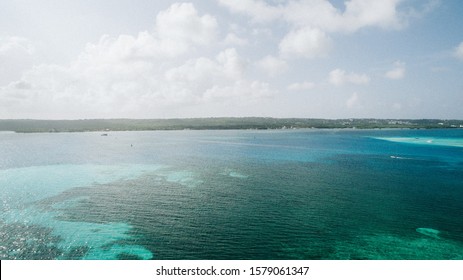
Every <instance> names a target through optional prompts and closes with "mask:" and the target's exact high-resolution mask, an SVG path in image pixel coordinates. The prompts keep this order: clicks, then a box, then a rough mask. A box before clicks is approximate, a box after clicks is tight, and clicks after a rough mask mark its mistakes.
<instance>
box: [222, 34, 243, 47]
mask: <svg viewBox="0 0 463 280" xmlns="http://www.w3.org/2000/svg"><path fill="white" fill-rule="evenodd" d="M224 43H225V44H226V45H236V46H244V45H247V44H248V41H247V40H246V39H244V38H241V37H238V35H236V34H235V33H228V34H227V36H226V37H225V40H224Z"/></svg>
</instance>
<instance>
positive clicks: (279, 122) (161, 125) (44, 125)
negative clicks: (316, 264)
mask: <svg viewBox="0 0 463 280" xmlns="http://www.w3.org/2000/svg"><path fill="white" fill-rule="evenodd" d="M299 128H357V129H377V128H411V129H418V128H419V129H423V128H425V129H430V128H463V121H461V120H437V119H432V120H431V119H422V120H407V119H337V120H331V119H302V118H300V119H298V118H287V119H277V118H257V117H256V118H193V119H95V120H0V131H15V132H23V133H27V132H81V131H136V130H183V129H194V130H204V129H299Z"/></svg>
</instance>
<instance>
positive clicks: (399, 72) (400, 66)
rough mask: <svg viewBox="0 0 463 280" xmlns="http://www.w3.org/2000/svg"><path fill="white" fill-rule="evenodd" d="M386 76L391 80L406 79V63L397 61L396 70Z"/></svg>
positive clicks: (390, 71) (388, 72)
mask: <svg viewBox="0 0 463 280" xmlns="http://www.w3.org/2000/svg"><path fill="white" fill-rule="evenodd" d="M385 76H386V78H389V79H391V80H400V79H403V78H404V77H405V63H403V62H401V61H396V62H395V63H394V68H393V69H391V70H389V71H387V72H386V74H385Z"/></svg>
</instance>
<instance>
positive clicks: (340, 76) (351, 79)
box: [328, 69, 370, 86]
mask: <svg viewBox="0 0 463 280" xmlns="http://www.w3.org/2000/svg"><path fill="white" fill-rule="evenodd" d="M328 81H329V82H330V83H332V84H333V85H335V86H341V85H344V84H346V83H352V84H357V85H365V84H368V83H369V82H370V77H368V76H367V75H366V74H357V73H353V72H351V73H346V71H344V70H341V69H335V70H333V71H331V72H330V74H329V77H328Z"/></svg>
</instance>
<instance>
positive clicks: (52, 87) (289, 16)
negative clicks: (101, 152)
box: [0, 0, 463, 119]
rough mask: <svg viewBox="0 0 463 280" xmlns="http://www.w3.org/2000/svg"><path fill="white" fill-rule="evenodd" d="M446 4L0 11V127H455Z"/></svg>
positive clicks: (457, 81) (390, 1) (396, 0)
mask: <svg viewBox="0 0 463 280" xmlns="http://www.w3.org/2000/svg"><path fill="white" fill-rule="evenodd" d="M461 15H463V3H462V2H461V1H457V0H450V1H438V0H420V1H418V0H382V1H373V0H349V1H341V0H337V1H334V0H333V1H327V0H288V1H284V0H272V1H271V0H267V1H264V0H241V1H234V0H216V1H213V0H207V1H204V0H203V1H192V2H175V1H167V0H162V1H142V0H139V1H125V0H124V1H122V0H121V1H89V0H85V1H70V0H64V1H52V0H43V1H21V0H16V1H10V0H3V1H1V2H0V118H3V119H8V118H35V119H82V118H176V117H220V116H268V117H308V118H311V117H317V118H318V117H321V118H352V117H353V118H363V117H372V118H448V119H451V118H452V119H463V110H462V109H461V108H462V107H463V79H462V78H461V77H463V28H462V26H463V18H462V17H461Z"/></svg>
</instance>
